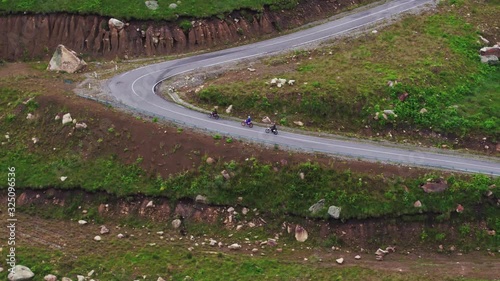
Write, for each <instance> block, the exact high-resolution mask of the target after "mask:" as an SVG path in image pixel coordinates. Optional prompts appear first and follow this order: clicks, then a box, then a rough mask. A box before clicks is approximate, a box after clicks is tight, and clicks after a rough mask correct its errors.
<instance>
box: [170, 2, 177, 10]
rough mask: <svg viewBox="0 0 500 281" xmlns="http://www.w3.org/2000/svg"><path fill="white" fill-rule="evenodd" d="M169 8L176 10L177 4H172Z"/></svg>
mask: <svg viewBox="0 0 500 281" xmlns="http://www.w3.org/2000/svg"><path fill="white" fill-rule="evenodd" d="M168 8H169V9H175V8H177V4H175V3H172V4H170V5H168Z"/></svg>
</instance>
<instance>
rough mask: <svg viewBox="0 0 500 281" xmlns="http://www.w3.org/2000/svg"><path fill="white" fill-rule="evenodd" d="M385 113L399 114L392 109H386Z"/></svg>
mask: <svg viewBox="0 0 500 281" xmlns="http://www.w3.org/2000/svg"><path fill="white" fill-rule="evenodd" d="M384 114H387V115H394V116H397V115H396V113H394V110H392V109H385V110H384Z"/></svg>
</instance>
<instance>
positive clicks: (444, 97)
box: [191, 1, 500, 140]
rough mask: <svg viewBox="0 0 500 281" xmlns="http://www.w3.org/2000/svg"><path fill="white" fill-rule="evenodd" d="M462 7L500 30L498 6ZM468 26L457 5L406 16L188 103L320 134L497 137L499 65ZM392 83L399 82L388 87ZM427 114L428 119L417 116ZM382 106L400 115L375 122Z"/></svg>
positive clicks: (499, 126)
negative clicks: (420, 132) (289, 67)
mask: <svg viewBox="0 0 500 281" xmlns="http://www.w3.org/2000/svg"><path fill="white" fill-rule="evenodd" d="M462 5H468V7H469V11H470V10H472V11H473V12H472V16H473V17H474V18H475V19H477V21H479V22H480V23H483V22H484V23H489V24H491V25H492V26H495V25H498V24H499V20H498V17H496V15H498V13H499V12H500V6H499V5H495V4H493V3H490V2H484V3H483V2H481V3H473V2H471V1H464V4H462ZM476 17H477V18H476ZM468 21H469V19H466V18H464V17H462V16H461V13H459V12H458V9H457V8H451V9H450V6H449V4H444V5H442V6H441V8H440V11H439V12H438V13H437V14H432V15H423V16H407V17H405V18H404V19H403V20H402V21H400V22H398V23H396V24H394V25H391V26H389V27H387V28H384V29H383V30H381V31H379V32H378V33H377V34H368V35H363V36H361V37H359V38H355V39H341V40H338V42H336V44H335V45H333V46H331V47H323V48H321V49H318V50H315V51H313V52H303V51H302V52H301V51H299V52H295V53H292V54H290V55H287V56H284V57H278V58H272V59H269V60H268V61H267V63H268V64H269V65H270V66H271V67H272V66H273V65H282V64H288V63H290V64H296V67H295V69H294V70H293V71H291V72H286V73H283V74H279V73H275V72H271V73H273V74H271V75H273V76H270V75H267V76H266V77H263V78H264V79H262V78H260V79H256V80H245V81H242V82H233V83H229V84H228V83H225V84H223V85H219V84H216V85H214V86H211V87H209V88H206V89H205V90H202V91H200V92H199V93H198V94H197V95H196V96H195V97H193V98H192V100H191V101H192V102H195V103H196V102H198V103H200V104H202V105H205V106H207V107H211V106H213V105H221V106H227V105H229V104H232V105H233V106H234V107H233V108H234V112H235V114H236V115H238V114H239V115H247V113H251V114H252V115H254V116H265V115H267V116H275V118H277V120H278V121H280V122H281V124H283V125H290V126H293V123H292V121H294V120H302V121H306V122H305V123H306V125H307V127H309V128H313V129H314V128H316V129H320V130H330V131H337V129H339V128H342V130H343V131H348V132H358V131H361V130H363V129H364V128H365V126H370V127H372V128H373V129H375V130H380V129H386V128H394V129H399V130H401V131H402V130H403V129H404V130H407V131H409V130H412V129H417V128H418V129H432V130H434V131H435V132H438V133H451V134H454V135H457V136H462V137H463V136H467V134H471V133H472V134H477V135H481V136H488V137H490V139H496V140H498V139H499V138H500V110H499V106H500V95H498V79H499V77H500V67H493V66H487V65H483V64H481V63H480V62H479V58H478V56H477V51H478V50H479V48H480V44H479V41H478V33H477V31H476V29H475V27H474V26H472V25H471V24H468V23H467V22H468ZM273 77H282V78H286V79H294V80H296V81H297V84H296V85H295V86H292V87H290V86H288V85H285V86H284V87H282V88H277V87H270V86H268V85H266V83H265V82H269V81H270V80H271V78H273ZM388 80H393V81H394V80H398V82H399V83H398V84H397V85H396V87H394V88H389V87H387V81H388ZM404 92H407V93H408V94H409V97H408V98H407V99H406V100H405V101H404V102H401V101H399V99H398V97H399V96H400V95H401V94H402V93H404ZM422 108H425V109H427V113H425V114H420V113H419V111H420V110H421V109H422ZM385 109H393V110H394V111H395V112H396V114H397V115H398V116H397V118H395V120H391V119H392V118H390V117H389V120H388V121H386V120H384V119H383V118H380V120H379V121H375V120H373V117H374V115H375V113H376V112H378V111H381V110H385ZM276 113H277V114H276ZM339 130H340V129H339Z"/></svg>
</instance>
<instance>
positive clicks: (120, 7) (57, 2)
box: [0, 0, 297, 20]
mask: <svg viewBox="0 0 500 281" xmlns="http://www.w3.org/2000/svg"><path fill="white" fill-rule="evenodd" d="M177 2H180V3H179V4H177V8H176V9H169V8H168V7H169V5H170V4H171V3H177ZM158 4H159V6H160V8H158V9H157V10H154V11H153V10H150V9H148V8H147V7H146V5H145V4H144V1H130V0H81V1H79V0H52V1H41V0H15V1H14V0H3V1H0V11H7V12H25V11H29V12H36V13H54V12H70V13H80V14H99V15H103V16H113V17H117V18H120V19H131V18H134V19H166V20H172V19H177V18H178V16H186V17H196V18H202V17H209V16H215V15H222V14H224V13H229V12H231V11H234V10H238V9H242V8H249V9H252V10H256V11H261V10H263V7H264V5H271V8H273V7H274V8H276V9H281V8H291V7H294V6H295V5H296V4H297V1H295V0H237V1H235V0H217V1H206V0H182V1H167V0H159V1H158Z"/></svg>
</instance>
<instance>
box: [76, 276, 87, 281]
mask: <svg viewBox="0 0 500 281" xmlns="http://www.w3.org/2000/svg"><path fill="white" fill-rule="evenodd" d="M76 280H77V281H85V277H84V276H83V275H77V276H76Z"/></svg>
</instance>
